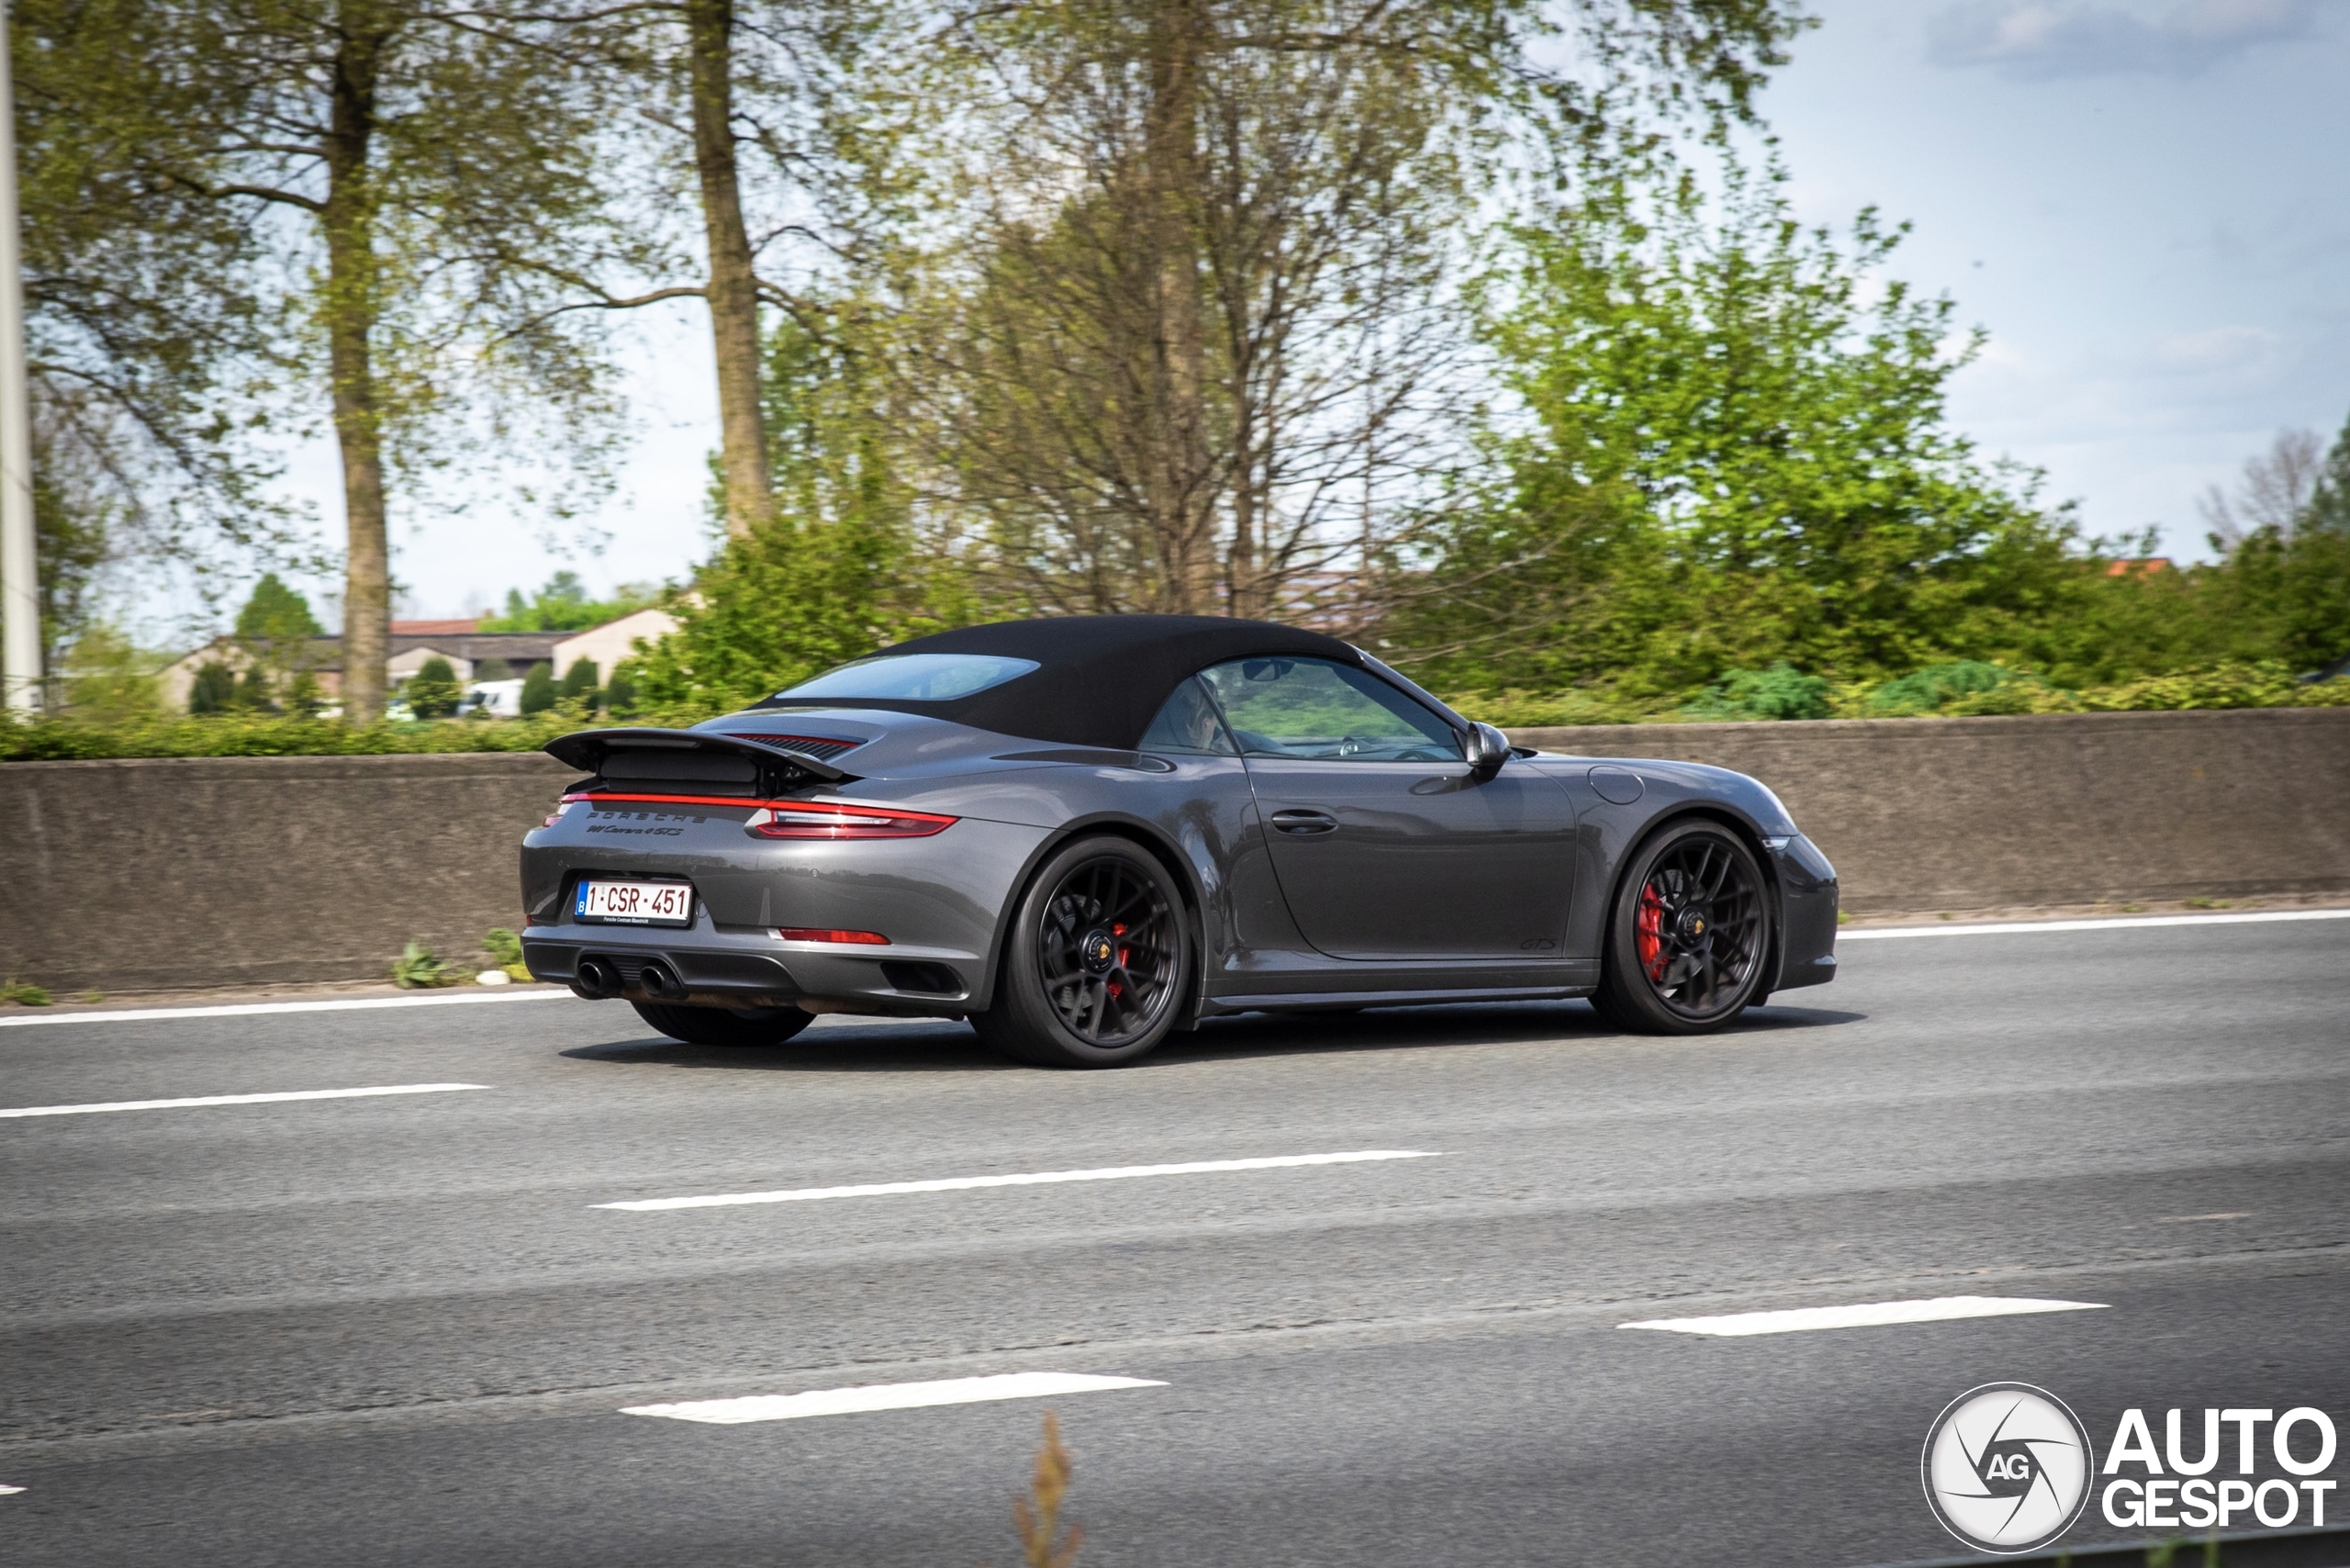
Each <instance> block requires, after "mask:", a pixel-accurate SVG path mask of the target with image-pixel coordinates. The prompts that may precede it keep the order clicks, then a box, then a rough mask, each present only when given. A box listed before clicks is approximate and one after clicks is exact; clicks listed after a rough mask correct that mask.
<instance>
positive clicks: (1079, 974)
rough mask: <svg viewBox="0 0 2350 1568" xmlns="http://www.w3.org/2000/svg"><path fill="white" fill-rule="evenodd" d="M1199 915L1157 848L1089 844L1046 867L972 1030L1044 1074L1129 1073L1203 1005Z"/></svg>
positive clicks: (1017, 915)
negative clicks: (1192, 1006)
mask: <svg viewBox="0 0 2350 1568" xmlns="http://www.w3.org/2000/svg"><path fill="white" fill-rule="evenodd" d="M1191 988H1192V935H1191V920H1190V917H1189V916H1188V915H1187V914H1186V913H1184V909H1183V898H1182V894H1181V892H1180V891H1179V890H1177V888H1176V886H1175V879H1174V878H1172V877H1171V876H1169V875H1168V872H1167V868H1165V867H1164V866H1161V865H1160V864H1159V863H1158V860H1157V859H1156V858H1154V857H1152V856H1151V855H1150V853H1149V852H1148V851H1147V850H1145V849H1144V848H1142V847H1141V846H1139V845H1136V844H1134V843H1132V842H1131V841H1129V840H1126V839H1123V838H1085V839H1080V840H1078V841H1077V842H1076V843H1074V844H1071V845H1069V846H1067V847H1066V848H1064V849H1062V850H1061V851H1060V852H1059V853H1058V854H1057V855H1055V856H1054V857H1052V858H1051V859H1049V860H1047V861H1046V862H1045V865H1044V867H1043V868H1042V869H1040V870H1039V871H1038V872H1037V873H1036V877H1035V880H1034V881H1032V882H1031V883H1029V885H1028V890H1027V892H1026V893H1024V895H1023V896H1022V897H1021V900H1020V902H1019V904H1018V906H1017V907H1016V908H1015V909H1014V910H1013V915H1012V924H1011V925H1010V927H1009V928H1008V929H1007V930H1006V932H1005V934H1004V942H1003V960H1002V969H1001V970H1000V971H999V972H998V974H997V975H996V985H995V996H994V999H993V1002H991V1004H990V1006H989V1008H988V1010H987V1011H986V1012H985V1013H979V1014H972V1017H971V1026H972V1027H973V1028H974V1029H976V1030H978V1031H979V1038H980V1039H982V1040H984V1041H986V1042H987V1043H988V1045H990V1047H993V1048H994V1049H996V1050H998V1051H1001V1052H1002V1053H1003V1054H1004V1055H1005V1056H1008V1057H1011V1058H1013V1059H1014V1060H1015V1061H1024V1062H1027V1063H1029V1064H1030V1065H1031V1066H1035V1067H1123V1066H1124V1065H1125V1064H1126V1063H1127V1062H1130V1061H1134V1060H1136V1059H1137V1058H1141V1057H1143V1056H1146V1055H1147V1054H1148V1053H1149V1052H1150V1051H1151V1049H1152V1048H1153V1047H1156V1046H1157V1045H1158V1043H1159V1042H1160V1041H1161V1040H1163V1039H1165V1038H1166V1037H1167V1036H1168V1033H1169V1031H1170V1030H1171V1029H1173V1028H1174V1027H1175V1025H1176V1023H1177V1021H1178V1020H1179V1019H1181V1016H1182V1014H1183V1009H1184V1007H1185V1006H1186V1005H1187V1004H1188V1002H1189V1001H1190V998H1191Z"/></svg>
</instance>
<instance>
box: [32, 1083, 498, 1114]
mask: <svg viewBox="0 0 2350 1568" xmlns="http://www.w3.org/2000/svg"><path fill="white" fill-rule="evenodd" d="M488 1087H489V1085H488V1084H487V1083H394V1084H387V1085H385V1086H383V1087H381V1088H376V1089H289V1090H286V1091H284V1092H280V1093H276V1094H199V1095H196V1096H195V1097H194V1098H192V1099H186V1100H109V1101H107V1102H106V1103H103V1104H97V1105H24V1106H19V1107H18V1108H17V1109H16V1110H13V1111H0V1116H85V1115H89V1114H92V1113H94V1112H97V1111H177V1110H181V1109H183V1108H185V1107H186V1106H190V1105H268V1104H274V1103H276V1102H278V1101H280V1100H364V1099H367V1098H368V1097H370V1096H371V1095H376V1094H448V1093H453V1092H455V1091H457V1090H460V1089H487V1088H488Z"/></svg>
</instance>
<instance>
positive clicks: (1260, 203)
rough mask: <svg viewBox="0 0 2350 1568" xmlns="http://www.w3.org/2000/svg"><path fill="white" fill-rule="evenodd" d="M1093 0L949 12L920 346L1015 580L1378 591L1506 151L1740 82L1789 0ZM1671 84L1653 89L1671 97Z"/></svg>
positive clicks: (1395, 551) (1230, 596)
mask: <svg viewBox="0 0 2350 1568" xmlns="http://www.w3.org/2000/svg"><path fill="white" fill-rule="evenodd" d="M1568 15H1569V16H1570V17H1572V21H1573V25H1574V28H1575V30H1576V36H1577V37H1578V39H1581V41H1582V42H1583V45H1584V48H1583V51H1582V54H1581V57H1580V59H1579V60H1578V61H1577V62H1576V69H1575V70H1574V71H1573V72H1572V73H1560V72H1552V71H1549V70H1546V69H1544V68H1542V67H1541V66H1539V65H1538V64H1537V63H1536V60H1535V46H1536V44H1537V43H1538V42H1539V40H1540V39H1543V38H1544V37H1545V36H1546V35H1547V34H1549V33H1550V31H1552V30H1554V29H1553V28H1552V25H1551V23H1550V20H1549V19H1548V17H1547V15H1546V13H1545V12H1544V11H1543V10H1542V9H1541V8H1540V7H1539V6H1534V5H1532V4H1519V3H1515V0H1454V3H1451V4H1431V5H1426V6H1409V7H1396V6H1390V5H1387V4H1385V3H1384V0H1149V3H1148V4H1144V5H1122V4H1116V3H1113V0H1069V3H1061V4H1054V5H1046V4H1042V3H1030V4H1024V3H1020V0H1013V3H1011V4H1000V5H990V6H983V7H980V8H979V9H976V10H974V11H973V12H971V13H969V14H968V15H966V16H963V17H958V18H957V19H956V21H955V23H954V24H953V25H952V26H951V27H950V28H948V29H947V30H946V33H945V35H944V36H943V39H942V45H943V47H942V48H941V49H940V50H938V51H937V54H936V57H935V70H934V81H936V82H937V83H938V84H939V86H938V88H937V91H936V95H937V98H938V100H939V102H940V103H941V104H942V106H943V107H942V110H941V112H940V114H939V116H938V118H937V122H936V134H935V135H934V138H933V139H932V140H931V143H930V147H929V151H930V162H931V164H932V166H934V167H938V168H944V169H946V170H948V171H950V174H951V177H950V178H949V179H947V180H944V181H942V182H941V183H942V185H943V186H944V187H945V188H946V191H947V192H948V194H949V197H950V199H949V202H948V207H949V212H948V216H947V217H946V218H943V219H942V220H941V221H940V222H939V223H938V224H937V225H936V226H935V228H936V230H937V236H938V238H939V239H940V241H942V243H941V244H939V245H936V246H934V248H933V251H932V258H933V261H934V265H935V269H936V270H935V273H934V278H935V280H936V281H937V282H938V283H940V284H941V285H942V287H941V288H940V290H939V297H943V299H944V300H945V303H944V304H934V306H933V308H932V316H931V319H930V321H929V324H928V325H926V326H925V327H924V329H923V330H920V331H919V332H917V333H916V334H915V337H914V340H913V342H912V364H911V373H910V375H909V376H908V382H909V385H910V386H912V387H913V389H914V391H915V394H916V396H917V398H918V399H919V400H920V401H921V403H922V404H923V407H924V409H925V412H926V414H927V416H928V420H927V424H928V428H930V429H932V430H934V431H936V432H938V434H939V435H940V437H941V445H940V449H939V451H938V452H937V453H936V454H935V461H934V473H935V475H936V476H937V478H938V493H937V496H936V500H937V502H938V503H939V510H940V511H941V513H942V514H943V515H946V516H947V517H949V518H952V519H955V520H957V521H961V520H963V519H967V518H974V517H975V518H976V519H978V520H979V522H978V526H977V528H976V529H975V530H974V531H973V532H974V533H975V534H976V537H974V538H973V539H971V540H970V541H969V542H968V543H969V546H970V548H971V550H972V554H973V558H974V559H975V560H976V561H978V562H979V563H981V564H983V565H984V566H987V567H988V568H989V569H990V570H991V571H992V572H993V573H994V574H995V576H996V577H997V578H998V580H999V583H1000V587H1001V588H1002V591H1004V592H1005V593H1007V594H1008V595H1010V596H1011V597H1012V598H1013V599H1015V600H1018V601H1022V602H1026V603H1031V604H1035V605H1040V606H1045V607H1049V608H1055V609H1080V608H1082V609H1090V610H1127V609H1151V610H1181V611H1191V612H1203V611H1212V610H1224V611H1226V612H1229V613H1236V614H1248V615H1266V614H1278V615H1283V616H1288V617H1292V618H1304V619H1314V620H1317V621H1320V622H1325V623H1327V624H1332V625H1335V626H1339V627H1342V628H1347V629H1353V628H1358V627H1360V626H1362V625H1364V624H1366V623H1368V622H1371V621H1372V620H1374V619H1376V617H1377V615H1378V613H1379V606H1380V604H1381V603H1382V599H1383V597H1384V596H1385V595H1386V594H1387V593H1388V592H1389V591H1390V589H1391V588H1392V587H1393V583H1394V581H1395V580H1396V579H1397V577H1398V575H1399V570H1400V568H1402V567H1404V566H1408V564H1409V563H1410V560H1411V557H1412V554H1413V552H1414V550H1415V548H1416V539H1417V537H1418V532H1419V530H1420V528H1421V526H1422V525H1423V523H1424V522H1425V520H1426V519H1427V515H1428V510H1429V508H1430V507H1431V506H1432V505H1433V504H1435V503H1436V502H1437V501H1438V499H1439V498H1440V496H1441V494H1442V483H1441V476H1442V474H1443V471H1444V470H1445V468H1446V467H1447V465H1448V464H1449V462H1450V461H1452V460H1453V459H1454V458H1456V457H1458V456H1459V455H1460V453H1459V450H1458V448H1457V446H1456V445H1455V442H1457V440H1458V438H1459V432H1460V431H1461V430H1462V429H1463V428H1464V427H1465V425H1466V422H1467V421H1466V420H1465V419H1464V418H1463V416H1464V415H1465V413H1466V412H1467V409H1468V408H1469V405H1470V403H1471V401H1472V399H1473V398H1474V396H1475V393H1474V390H1473V386H1472V380H1471V378H1470V377H1469V376H1467V375H1464V374H1462V371H1463V366H1464V357H1463V356H1464V352H1465V350H1466V348H1467V346H1468V345H1467V333H1466V330H1465V325H1464V323H1465V320H1466V315H1467V313H1466V312H1465V311H1464V310H1463V309H1462V308H1460V288H1459V285H1460V281H1461V279H1462V278H1463V277H1464V276H1465V275H1466V274H1467V272H1468V270H1469V264H1470V263H1471V261H1472V254H1473V249H1472V248H1473V243H1474V236H1475V233H1476V230H1477V228H1478V223H1479V215H1480V213H1481V210H1482V204H1483V201H1484V200H1485V198H1486V197H1487V196H1489V195H1491V194H1492V193H1494V192H1495V191H1496V190H1497V189H1499V188H1500V187H1501V185H1502V184H1503V183H1504V181H1505V179H1506V178H1508V177H1511V176H1512V175H1526V176H1529V177H1537V178H1544V177H1550V176H1554V175H1556V174H1558V173H1559V172H1560V171H1561V169H1562V167H1563V166H1564V164H1565V163H1566V162H1567V161H1568V160H1569V158H1570V157H1571V155H1572V154H1573V153H1577V152H1580V153H1590V152H1593V151H1595V150H1596V149H1598V148H1600V147H1602V146H1606V145H1616V146H1619V147H1620V146H1621V145H1622V144H1623V143H1624V142H1625V141H1626V140H1633V141H1637V140H1639V137H1638V134H1637V133H1636V132H1635V130H1634V126H1635V122H1638V121H1639V120H1640V118H1641V115H1640V114H1639V112H1636V109H1635V104H1636V102H1640V103H1646V104H1647V105H1648V106H1649V107H1651V108H1656V107H1659V106H1662V108H1663V109H1665V110H1666V111H1668V112H1670V111H1671V110H1672V109H1673V106H1674V105H1675V104H1676V103H1686V104H1688V105H1693V106H1696V109H1697V112H1700V113H1704V114H1710V115H1715V116H1731V115H1736V114H1739V113H1742V112H1743V109H1744V106H1745V103H1746V99H1747V95H1749V93H1751V88H1752V85H1753V84H1754V82H1755V81H1756V80H1758V79H1759V72H1760V70H1761V68H1762V66H1764V65H1766V64H1769V63H1772V62H1775V61H1776V60H1777V59H1778V55H1777V53H1776V50H1777V46H1778V44H1779V43H1780V42H1781V41H1783V40H1784V39H1785V38H1786V37H1787V36H1789V34H1790V33H1791V32H1792V30H1793V28H1794V27H1795V26H1796V18H1795V17H1794V15H1793V13H1792V11H1791V10H1790V9H1788V8H1786V7H1785V6H1781V5H1780V4H1778V3H1777V0H1725V3H1716V0H1687V3H1684V0H1672V3H1651V0H1579V3H1578V4H1577V5H1575V6H1572V7H1569V8H1568ZM1644 95H1645V96H1644Z"/></svg>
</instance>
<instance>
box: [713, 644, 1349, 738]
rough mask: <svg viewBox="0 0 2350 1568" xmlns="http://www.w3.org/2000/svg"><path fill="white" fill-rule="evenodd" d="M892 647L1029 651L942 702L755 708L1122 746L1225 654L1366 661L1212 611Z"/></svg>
mask: <svg viewBox="0 0 2350 1568" xmlns="http://www.w3.org/2000/svg"><path fill="white" fill-rule="evenodd" d="M897 654H994V655H1000V656H1002V657H1007V658H1016V659H1034V660H1035V661H1036V663H1037V665H1038V666H1039V667H1038V668H1036V669H1034V670H1031V671H1029V672H1028V673H1027V674H1026V675H1024V676H1019V677H1016V678H1013V679H1011V680H1007V681H1005V682H1004V683H1003V684H1002V685H1001V686H991V687H990V688H988V689H986V690H985V691H975V692H973V693H972V694H971V695H970V696H968V697H958V698H955V699H953V700H949V701H945V702H916V701H909V700H899V699H895V698H863V697H860V698H813V699H811V698H800V699H797V700H794V699H788V698H786V699H778V698H769V699H768V700H767V701H765V702H761V703H758V704H756V705H755V708H756V709H758V710H774V709H778V708H783V709H803V710H804V709H812V708H886V709H890V710H891V711H899V712H906V713H926V714H929V715H931V716H933V717H934V718H940V719H947V720H951V721H953V722H956V723H958V724H969V725H971V726H973V727H974V728H976V729H982V730H993V731H995V732H996V733H997V734H1006V735H1020V736H1023V737H1025V738H1028V739H1032V740H1040V741H1055V742H1057V743H1059V744H1061V745H1086V746H1107V747H1112V748H1115V749H1118V750H1128V749H1131V748H1133V747H1134V746H1136V745H1139V744H1140V743H1141V741H1142V736H1143V732H1144V731H1145V730H1147V729H1148V728H1149V727H1150V722H1151V720H1152V719H1154V718H1156V717H1157V716H1158V710H1159V709H1160V707H1161V706H1163V705H1164V704H1165V703H1166V701H1167V699H1168V697H1169V695H1170V694H1171V693H1172V692H1173V691H1174V689H1175V688H1176V687H1178V686H1180V685H1181V684H1182V682H1183V680H1184V678H1186V677H1188V676H1192V675H1195V674H1197V673H1198V672H1199V671H1201V670H1203V669H1205V668H1207V666H1210V665H1214V664H1222V663H1223V662H1224V661H1225V660H1226V659H1240V658H1248V657H1251V656H1254V655H1264V654H1293V655H1308V656H1311V657H1314V658H1324V659H1332V660H1335V661H1337V663H1339V664H1344V665H1352V666H1356V667H1357V668H1362V667H1366V666H1365V665H1364V661H1363V658H1362V655H1360V654H1358V653H1357V652H1355V650H1354V649H1352V648H1350V647H1348V645H1347V644H1344V643H1341V642H1340V641H1338V639H1337V638H1336V637H1330V636H1325V635H1324V634H1323V633H1319V632H1304V631H1300V630H1298V629H1297V628H1296V627H1294V626H1277V625H1275V624H1273V623H1272V622H1270V621H1236V620H1232V619H1229V618H1227V617H1224V616H1216V615H1069V616H1060V617H1056V618H1054V619H1050V620H1044V621H999V622H996V623H994V624H993V625H991V626H966V627H962V628H960V629H959V630H957V631H953V632H940V633H934V634H933V635H931V636H928V637H917V638H915V639H914V640H913V641H912V642H910V643H900V644H897V645H896V646H895V647H891V648H886V649H884V650H882V654H881V655H879V656H882V657H888V656H890V655H897Z"/></svg>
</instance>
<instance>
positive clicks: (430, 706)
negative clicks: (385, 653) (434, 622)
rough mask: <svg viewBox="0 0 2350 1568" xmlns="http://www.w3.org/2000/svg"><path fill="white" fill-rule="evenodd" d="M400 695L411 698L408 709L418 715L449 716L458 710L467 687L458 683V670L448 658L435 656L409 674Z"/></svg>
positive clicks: (421, 717) (427, 717) (426, 716)
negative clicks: (451, 664) (450, 663)
mask: <svg viewBox="0 0 2350 1568" xmlns="http://www.w3.org/2000/svg"><path fill="white" fill-rule="evenodd" d="M400 695H401V696H402V697H403V698H405V699H407V701H408V711H409V712H411V713H413V714H415V715H416V716H417V717H418V718H420V719H445V718H447V717H449V715H451V714H452V713H454V712H455V711H457V704H458V703H459V702H462V701H463V700H464V695H465V691H464V687H462V686H459V685H458V684H457V672H456V671H455V670H454V669H453V668H451V667H450V665H449V661H448V660H447V659H442V658H431V659H427V660H425V661H424V666H423V667H422V668H420V669H419V670H418V671H417V672H416V673H415V674H414V675H412V676H409V677H408V680H407V682H406V683H405V684H403V685H402V686H401V688H400Z"/></svg>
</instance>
